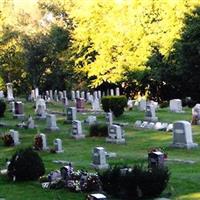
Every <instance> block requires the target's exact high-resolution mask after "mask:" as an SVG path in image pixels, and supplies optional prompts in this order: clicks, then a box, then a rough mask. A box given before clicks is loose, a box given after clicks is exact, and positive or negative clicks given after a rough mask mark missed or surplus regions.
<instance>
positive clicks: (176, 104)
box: [169, 99, 183, 113]
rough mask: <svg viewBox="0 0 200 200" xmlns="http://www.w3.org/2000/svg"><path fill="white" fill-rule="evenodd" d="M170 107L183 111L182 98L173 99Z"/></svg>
mask: <svg viewBox="0 0 200 200" xmlns="http://www.w3.org/2000/svg"><path fill="white" fill-rule="evenodd" d="M169 108H170V111H172V112H176V113H179V112H183V110H182V101H181V100H180V99H172V100H170V102H169Z"/></svg>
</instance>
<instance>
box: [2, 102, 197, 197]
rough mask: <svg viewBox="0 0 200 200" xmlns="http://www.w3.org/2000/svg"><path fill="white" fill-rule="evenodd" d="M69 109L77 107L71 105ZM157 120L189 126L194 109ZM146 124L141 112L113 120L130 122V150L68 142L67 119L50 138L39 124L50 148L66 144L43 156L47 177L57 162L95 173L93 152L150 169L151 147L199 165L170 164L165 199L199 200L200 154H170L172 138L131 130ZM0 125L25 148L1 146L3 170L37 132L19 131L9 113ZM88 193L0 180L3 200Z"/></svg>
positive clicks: (95, 141) (29, 107)
mask: <svg viewBox="0 0 200 200" xmlns="http://www.w3.org/2000/svg"><path fill="white" fill-rule="evenodd" d="M71 105H73V104H72V103H71ZM47 107H48V109H49V110H51V111H59V112H62V111H63V106H62V104H59V103H49V104H48V105H47ZM25 114H26V116H28V115H29V114H31V115H32V116H34V109H33V103H30V102H29V103H27V102H26V103H25ZM88 115H91V113H86V114H81V113H78V119H80V120H84V119H85V118H86V117H87V116H88ZM157 115H158V117H159V120H160V121H162V122H171V123H172V122H174V121H177V120H191V109H189V108H186V109H185V113H171V112H170V111H169V110H168V108H165V109H159V110H158V111H157ZM97 119H98V120H99V121H101V122H105V117H104V115H103V114H98V115H97ZM138 119H141V120H143V119H144V112H140V111H138V110H137V109H134V110H133V111H126V112H125V113H124V114H123V116H120V117H119V118H117V119H116V118H114V121H115V122H123V123H125V122H128V126H126V127H125V133H126V142H127V143H126V144H125V145H116V144H108V143H106V142H105V138H95V137H93V138H90V137H86V139H84V140H79V141H76V140H74V139H72V138H71V137H70V134H71V125H70V124H64V120H65V116H62V115H57V123H58V126H59V128H60V131H58V132H47V131H46V130H45V125H46V121H45V120H44V121H40V120H35V122H36V124H37V125H38V130H39V131H40V132H43V133H45V134H46V135H47V143H48V146H49V147H53V140H54V139H55V138H57V137H58V138H61V139H62V141H63V148H64V153H61V154H51V153H48V152H40V153H39V154H40V156H41V157H42V159H43V161H44V163H45V167H46V174H48V173H49V172H50V171H51V170H56V169H59V168H60V167H61V166H62V165H61V164H55V163H53V160H66V161H71V162H72V163H73V166H74V168H75V169H87V170H88V171H94V170H93V169H92V168H91V166H90V163H91V152H92V149H93V147H95V146H103V147H105V149H106V150H107V151H110V152H116V153H117V158H112V159H109V160H108V163H109V164H117V163H125V164H129V165H134V164H136V163H144V164H146V163H147V152H148V149H150V148H152V147H161V148H163V149H165V151H166V152H167V153H168V157H169V158H170V159H183V160H194V161H195V162H196V163H195V164H187V163H183V162H176V161H168V162H166V165H167V166H168V167H169V169H170V172H171V177H170V181H169V184H168V187H167V188H166V190H165V191H164V192H163V194H162V195H161V196H165V195H167V194H171V196H170V197H169V198H170V199H180V200H182V199H184V200H185V199H188V200H197V199H200V190H199V188H200V181H199V180H200V149H199V148H197V149H192V150H186V149H172V148H170V147H169V145H170V144H171V142H172V133H165V132H159V131H152V130H137V129H135V128H134V126H133V124H134V122H135V121H136V120H138ZM0 122H5V123H7V124H9V125H10V127H8V128H4V127H1V129H0V133H1V134H2V133H4V132H6V131H8V130H9V129H10V128H13V129H16V130H18V131H19V133H20V137H21V144H20V145H19V146H16V147H5V146H3V142H2V141H0V168H4V166H5V160H6V158H10V157H11V156H12V154H13V153H14V152H15V151H16V149H17V148H21V147H27V146H32V145H33V141H34V136H35V134H36V133H37V130H36V129H34V130H26V129H19V128H16V127H15V125H16V124H17V123H18V122H19V120H17V119H13V118H12V114H11V113H10V112H8V111H7V112H6V114H5V117H4V118H2V119H0ZM83 128H84V132H85V134H86V135H88V126H87V125H86V124H83ZM192 128H193V134H194V137H193V139H194V141H195V142H197V143H200V126H193V127H192ZM85 196H86V194H84V193H71V192H69V191H67V190H65V189H62V190H44V189H42V188H41V185H40V184H39V182H23V183H13V182H10V181H8V180H7V179H6V178H5V177H2V176H0V198H5V199H6V200H13V199H16V200H39V199H43V200H46V199H51V200H54V199H55V200H60V199H62V200H64V199H68V200H81V199H85Z"/></svg>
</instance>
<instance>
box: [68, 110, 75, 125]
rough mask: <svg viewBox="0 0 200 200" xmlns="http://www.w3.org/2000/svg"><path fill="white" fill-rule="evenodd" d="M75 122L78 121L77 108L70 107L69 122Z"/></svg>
mask: <svg viewBox="0 0 200 200" xmlns="http://www.w3.org/2000/svg"><path fill="white" fill-rule="evenodd" d="M74 120H76V108H75V107H69V108H67V121H68V122H72V121H74Z"/></svg>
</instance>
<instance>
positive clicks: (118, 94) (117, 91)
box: [115, 87, 120, 96]
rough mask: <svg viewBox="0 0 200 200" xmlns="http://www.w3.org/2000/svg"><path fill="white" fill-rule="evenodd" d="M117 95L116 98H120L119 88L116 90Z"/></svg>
mask: <svg viewBox="0 0 200 200" xmlns="http://www.w3.org/2000/svg"><path fill="white" fill-rule="evenodd" d="M115 93H116V96H120V90H119V88H118V87H117V88H116V91H115Z"/></svg>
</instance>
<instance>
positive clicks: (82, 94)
mask: <svg viewBox="0 0 200 200" xmlns="http://www.w3.org/2000/svg"><path fill="white" fill-rule="evenodd" d="M81 98H82V99H84V100H85V92H84V91H82V92H81Z"/></svg>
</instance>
